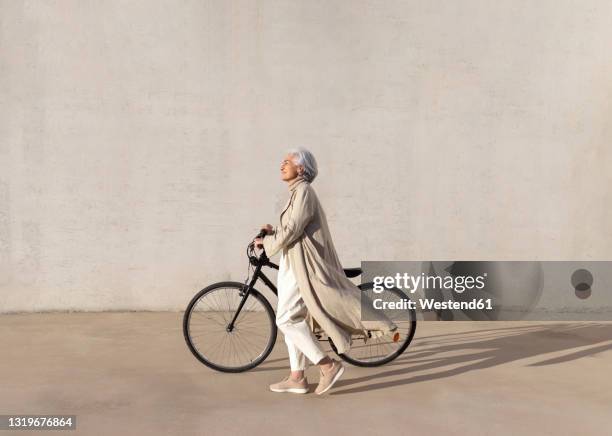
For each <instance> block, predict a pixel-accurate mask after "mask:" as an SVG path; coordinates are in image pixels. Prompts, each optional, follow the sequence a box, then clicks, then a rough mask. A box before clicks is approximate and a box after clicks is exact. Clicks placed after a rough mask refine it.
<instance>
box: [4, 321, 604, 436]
mask: <svg viewBox="0 0 612 436" xmlns="http://www.w3.org/2000/svg"><path fill="white" fill-rule="evenodd" d="M181 317H182V314H180V313H90V314H86V313H72V314H27V315H26V314H24V315H21V314H14V315H2V316H0V326H1V329H2V330H1V331H2V335H1V338H2V339H1V340H2V344H1V345H2V348H1V349H2V359H1V360H0V371H1V374H2V375H3V377H2V389H1V390H0V392H1V393H0V413H1V414H10V413H21V414H62V413H65V414H76V415H77V431H76V432H72V433H69V434H83V435H119V434H127V435H140V434H145V433H146V434H147V435H153V434H160V435H162V434H163V435H192V434H194V435H195V434H201V435H215V434H223V435H228V434H236V433H238V432H240V433H243V434H281V433H282V434H313V433H315V432H323V431H325V432H326V433H325V434H327V432H330V433H331V432H333V433H335V434H384V433H387V434H408V433H410V434H424V433H425V432H427V434H444V435H449V434H483V435H490V434H523V435H524V434H534V435H535V434H538V435H542V434H550V435H559V434H581V435H604V434H605V435H610V434H612V377H611V375H612V374H611V370H612V323H524V322H523V323H521V322H514V323H509V322H474V323H460V322H446V323H444V322H422V323H420V324H419V327H418V330H417V333H416V336H415V340H414V342H413V345H411V347H410V348H409V349H408V351H407V352H406V354H404V355H403V356H402V357H400V358H399V359H398V360H396V361H394V362H392V363H390V364H388V365H386V366H384V367H380V368H375V369H363V368H356V367H353V366H349V367H347V371H346V372H345V375H344V377H343V379H342V380H341V381H340V382H338V384H337V387H336V388H334V390H333V391H332V392H331V393H330V394H329V395H327V396H324V397H318V396H316V395H314V394H308V395H292V394H275V393H271V392H269V391H268V389H267V386H268V384H269V383H271V382H274V381H277V380H279V379H280V378H281V377H282V376H284V375H285V373H286V371H287V365H288V361H287V358H286V351H285V349H284V343H283V342H282V337H280V338H279V343H278V344H277V347H276V348H275V350H274V352H273V354H272V355H271V356H270V357H269V358H268V360H267V361H266V362H265V363H264V364H263V365H261V366H260V367H259V368H257V369H255V370H253V371H251V372H248V373H242V374H222V373H217V372H214V371H212V370H210V369H208V368H206V367H204V366H203V365H202V364H200V363H199V362H198V361H197V360H196V359H195V358H194V357H193V356H192V355H191V354H190V352H189V351H188V349H187V347H186V346H185V343H184V340H183V336H182V330H181ZM309 375H310V382H311V384H313V385H314V384H315V383H316V382H317V380H318V378H317V372H316V369H315V368H311V369H310V370H309ZM313 388H314V386H313ZM45 433H49V434H53V435H57V434H59V433H58V432H37V433H36V434H45ZM1 434H9V432H8V431H3V432H1ZM19 434H24V433H23V432H19ZM321 434H323V433H321Z"/></svg>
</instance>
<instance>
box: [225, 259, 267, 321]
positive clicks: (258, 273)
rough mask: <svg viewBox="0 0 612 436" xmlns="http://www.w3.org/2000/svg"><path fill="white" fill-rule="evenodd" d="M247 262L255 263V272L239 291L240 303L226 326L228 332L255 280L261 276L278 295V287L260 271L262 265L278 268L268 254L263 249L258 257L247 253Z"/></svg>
mask: <svg viewBox="0 0 612 436" xmlns="http://www.w3.org/2000/svg"><path fill="white" fill-rule="evenodd" d="M249 262H250V263H251V265H255V272H254V273H253V277H252V278H251V281H250V282H249V285H248V286H247V287H246V289H245V290H243V293H241V296H242V300H241V301H240V304H239V305H238V308H237V309H236V313H234V317H233V318H232V320H231V321H230V323H229V324H228V325H227V327H226V330H227V331H228V332H231V331H232V330H233V329H234V323H235V322H236V319H237V318H238V315H239V314H240V311H241V310H242V307H243V306H244V303H245V302H246V300H247V298H249V294H250V293H251V290H252V289H253V287H254V286H255V283H257V280H259V279H260V278H261V280H262V281H263V282H264V283H265V284H266V286H267V287H268V288H270V290H271V291H272V292H273V293H274V295H276V296H278V289H276V286H274V283H272V281H271V280H270V279H269V278H268V277H267V276H266V275H265V274H264V273H263V272H262V271H261V269H262V268H263V267H264V266H267V267H270V268H273V269H275V270H278V265H277V264H275V263H274V262H271V261H270V259H268V256H267V255H266V252H265V251H263V252H262V253H261V255H260V256H259V257H257V256H253V255H249Z"/></svg>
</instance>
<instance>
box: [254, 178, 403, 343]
mask: <svg viewBox="0 0 612 436" xmlns="http://www.w3.org/2000/svg"><path fill="white" fill-rule="evenodd" d="M289 189H290V192H291V197H290V198H289V201H287V204H286V205H285V207H284V208H283V211H282V212H281V214H280V224H279V225H278V226H276V228H275V229H274V230H273V234H271V235H266V236H265V237H264V239H263V247H264V249H265V251H266V254H267V255H268V257H272V256H274V255H275V254H276V253H278V252H279V251H280V250H282V249H284V248H286V250H287V251H286V255H287V258H288V261H289V265H290V267H291V269H292V272H293V274H294V276H295V279H296V281H297V284H298V287H299V290H300V295H301V297H302V299H303V300H304V303H305V305H306V307H307V309H308V322H309V325H310V326H311V329H312V330H313V331H316V330H317V329H318V328H321V329H323V330H324V331H325V332H326V333H327V335H328V336H329V337H330V338H331V339H332V340H333V341H334V344H335V345H336V348H337V350H338V352H339V353H345V352H347V351H348V350H349V348H350V346H351V334H364V335H366V337H367V334H368V331H369V332H370V336H371V337H379V336H382V335H385V334H389V333H390V332H392V331H395V330H396V329H397V326H396V325H395V324H394V323H393V322H392V321H390V320H389V319H388V318H387V317H384V316H381V314H378V313H377V314H375V315H374V316H371V314H368V317H367V318H368V319H377V321H362V320H361V318H362V316H361V290H360V289H359V288H358V287H357V286H356V285H355V284H354V283H353V282H352V281H351V280H350V279H348V278H347V277H346V275H345V274H344V271H343V269H342V265H341V264H340V261H339V259H338V256H337V254H336V250H335V248H334V244H333V242H332V238H331V234H330V232H329V228H328V226H327V219H326V217H325V213H324V211H323V208H322V207H321V204H320V203H319V199H318V198H317V195H316V193H315V191H314V190H313V188H312V187H311V186H310V183H308V182H307V181H306V180H304V179H303V178H301V177H298V178H297V179H295V180H293V181H292V182H291V184H290V188H289ZM364 317H365V316H364Z"/></svg>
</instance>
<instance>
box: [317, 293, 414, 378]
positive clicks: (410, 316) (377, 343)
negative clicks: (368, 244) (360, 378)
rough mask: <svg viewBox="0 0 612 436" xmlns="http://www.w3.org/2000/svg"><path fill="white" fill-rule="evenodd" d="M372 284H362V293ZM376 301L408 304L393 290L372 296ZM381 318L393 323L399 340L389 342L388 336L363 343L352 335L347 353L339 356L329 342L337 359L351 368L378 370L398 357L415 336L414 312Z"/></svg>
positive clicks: (331, 342) (405, 296) (361, 339)
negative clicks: (353, 366) (377, 368)
mask: <svg viewBox="0 0 612 436" xmlns="http://www.w3.org/2000/svg"><path fill="white" fill-rule="evenodd" d="M373 287H374V284H373V283H363V284H361V285H359V288H360V289H361V290H362V292H369V291H371V290H372V289H373ZM376 298H381V299H382V300H383V301H388V302H398V301H401V300H410V298H409V297H408V295H406V294H405V293H404V292H402V291H401V290H399V289H397V288H386V289H385V290H384V291H383V292H382V293H379V294H376ZM385 314H386V315H387V316H388V317H389V318H390V319H391V321H393V322H394V323H395V324H396V325H397V328H398V330H397V331H398V332H399V334H400V337H399V340H398V341H397V342H393V340H392V339H391V337H390V336H382V337H379V338H367V340H364V336H363V335H359V336H357V335H354V336H353V337H352V345H351V348H350V350H349V351H348V352H347V353H344V354H339V353H338V350H337V349H336V346H335V345H334V343H333V341H332V340H331V338H330V339H329V344H330V345H331V347H332V349H333V350H334V352H335V353H336V354H338V356H340V358H341V359H342V360H344V361H346V362H348V363H350V364H352V365H355V366H364V367H373V366H380V365H384V364H386V363H389V362H391V361H392V360H394V359H396V358H397V357H398V356H399V355H401V354H402V353H403V352H404V351H406V348H408V345H410V342H412V338H413V337H414V333H415V332H416V324H417V322H416V310H414V309H405V310H403V311H401V312H400V311H395V310H394V311H392V312H385Z"/></svg>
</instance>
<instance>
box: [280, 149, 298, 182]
mask: <svg viewBox="0 0 612 436" xmlns="http://www.w3.org/2000/svg"><path fill="white" fill-rule="evenodd" d="M280 171H281V179H282V180H284V181H285V182H288V181H289V180H293V179H295V178H296V177H297V176H298V174H299V173H300V171H302V166H301V165H296V164H295V163H294V162H293V156H292V155H290V154H288V155H287V156H285V158H284V159H283V161H282V162H281V167H280Z"/></svg>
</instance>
